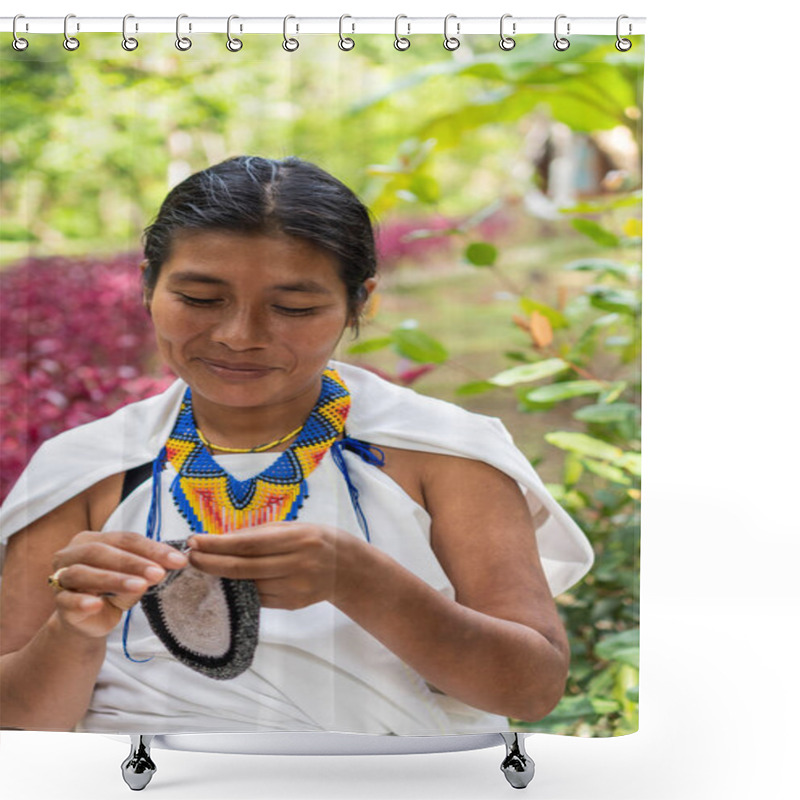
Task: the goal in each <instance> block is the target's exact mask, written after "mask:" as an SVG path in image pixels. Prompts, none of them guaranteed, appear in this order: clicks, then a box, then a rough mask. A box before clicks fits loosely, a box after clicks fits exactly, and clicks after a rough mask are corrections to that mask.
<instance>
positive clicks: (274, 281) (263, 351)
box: [148, 231, 374, 410]
mask: <svg viewBox="0 0 800 800" xmlns="http://www.w3.org/2000/svg"><path fill="white" fill-rule="evenodd" d="M373 283H374V282H372V281H369V282H368V285H367V289H368V290H371V289H372V284H373ZM148 299H149V301H150V302H149V306H150V312H151V315H152V319H153V325H154V327H155V332H156V338H157V341H158V347H159V350H160V351H161V354H162V356H163V357H164V359H165V360H166V361H167V363H168V364H169V366H170V367H171V368H172V369H173V371H174V372H175V373H176V374H177V375H179V376H180V377H181V378H183V379H184V380H185V381H186V382H187V383H188V384H189V386H191V388H192V392H193V396H194V397H195V398H196V399H195V407H196V408H198V407H199V405H200V404H204V405H205V408H206V410H210V409H211V408H212V406H216V407H225V408H237V409H242V410H243V409H246V408H248V409H255V408H256V407H261V408H265V409H266V408H267V407H270V406H275V405H280V404H282V403H291V402H293V401H298V400H301V399H304V398H311V400H312V403H313V401H314V400H316V396H317V394H318V392H319V385H320V384H319V379H320V373H321V371H322V370H323V369H324V367H325V365H326V364H327V362H328V360H329V359H330V357H331V355H332V354H333V351H334V349H335V347H336V345H337V343H338V341H339V339H340V338H341V335H342V333H343V331H344V330H345V328H346V327H347V324H348V322H349V321H350V320H349V313H348V302H347V290H346V288H345V285H344V283H343V281H342V279H341V278H340V277H339V272H338V264H337V261H336V259H335V257H334V256H332V255H330V254H328V253H327V252H325V251H324V250H321V249H318V248H317V247H315V246H314V245H312V244H310V243H309V242H307V241H305V240H303V239H298V238H294V237H290V236H285V235H282V234H279V235H277V236H262V235H242V234H237V233H229V232H222V231H202V232H196V233H194V232H188V233H184V234H180V235H179V236H178V237H177V238H176V239H175V241H174V242H173V246H172V255H171V256H170V258H169V259H168V260H167V261H166V262H165V263H164V264H163V266H162V268H161V272H160V274H159V277H158V281H157V282H156V286H155V288H154V289H153V291H152V294H151V296H150V297H149V298H148Z"/></svg>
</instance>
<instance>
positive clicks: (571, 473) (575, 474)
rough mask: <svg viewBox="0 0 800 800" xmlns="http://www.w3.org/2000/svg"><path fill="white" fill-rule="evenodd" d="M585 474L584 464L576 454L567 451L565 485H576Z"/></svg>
mask: <svg viewBox="0 0 800 800" xmlns="http://www.w3.org/2000/svg"><path fill="white" fill-rule="evenodd" d="M581 475H583V464H582V463H581V459H580V458H579V457H578V456H577V455H576V454H575V453H570V452H567V454H566V455H565V457H564V485H565V486H574V485H575V484H576V483H577V482H578V481H579V480H580V479H581Z"/></svg>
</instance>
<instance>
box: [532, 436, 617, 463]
mask: <svg viewBox="0 0 800 800" xmlns="http://www.w3.org/2000/svg"><path fill="white" fill-rule="evenodd" d="M544 438H545V441H546V442H548V443H549V444H552V445H553V446H554V447H558V448H559V449H561V450H571V451H573V452H575V453H580V454H581V455H584V456H589V457H590V458H598V459H600V460H602V461H615V460H616V459H618V458H620V457H621V456H622V450H620V449H619V447H615V446H614V445H613V444H609V443H608V442H604V441H602V440H601V439H595V438H594V437H593V436H587V435H586V434H585V433H572V432H570V431H553V432H552V433H546V434H545V436H544Z"/></svg>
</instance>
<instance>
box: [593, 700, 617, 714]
mask: <svg viewBox="0 0 800 800" xmlns="http://www.w3.org/2000/svg"><path fill="white" fill-rule="evenodd" d="M590 702H591V704H592V708H593V709H594V712H595V714H613V713H614V712H615V711H619V708H620V705H619V703H618V702H617V701H616V700H611V699H609V698H608V697H592V698H591V701H590Z"/></svg>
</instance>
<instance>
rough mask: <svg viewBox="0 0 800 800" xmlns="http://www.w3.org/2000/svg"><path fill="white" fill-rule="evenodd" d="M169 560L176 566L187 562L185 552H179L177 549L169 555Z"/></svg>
mask: <svg viewBox="0 0 800 800" xmlns="http://www.w3.org/2000/svg"><path fill="white" fill-rule="evenodd" d="M167 562H168V563H169V564H171V565H173V566H175V567H182V566H184V565H185V564H186V556H185V555H184V554H183V553H179V552H178V551H177V550H173V551H172V552H171V553H170V554H169V555H168V556H167Z"/></svg>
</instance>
